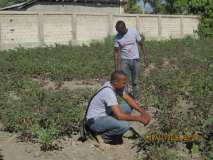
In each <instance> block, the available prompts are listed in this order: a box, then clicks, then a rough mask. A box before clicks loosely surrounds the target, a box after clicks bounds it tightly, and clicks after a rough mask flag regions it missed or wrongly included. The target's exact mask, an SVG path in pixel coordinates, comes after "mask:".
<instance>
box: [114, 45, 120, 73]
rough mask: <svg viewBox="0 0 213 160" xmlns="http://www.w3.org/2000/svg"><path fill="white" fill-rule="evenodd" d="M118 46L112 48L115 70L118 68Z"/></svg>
mask: <svg viewBox="0 0 213 160" xmlns="http://www.w3.org/2000/svg"><path fill="white" fill-rule="evenodd" d="M119 52H120V50H119V48H114V63H115V70H119V69H120V56H119Z"/></svg>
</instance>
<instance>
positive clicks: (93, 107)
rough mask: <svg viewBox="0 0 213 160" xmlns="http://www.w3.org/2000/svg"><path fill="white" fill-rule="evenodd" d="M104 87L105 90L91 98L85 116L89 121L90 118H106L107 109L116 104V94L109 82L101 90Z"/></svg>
mask: <svg viewBox="0 0 213 160" xmlns="http://www.w3.org/2000/svg"><path fill="white" fill-rule="evenodd" d="M106 86H107V88H104V89H103V90H101V91H100V92H99V93H98V94H97V95H96V96H95V97H93V99H92V101H91V103H90V105H89V109H88V112H87V115H86V118H87V119H90V118H94V119H97V118H98V117H102V116H106V115H107V113H106V109H107V107H111V106H113V105H117V104H118V100H117V96H116V95H117V93H116V91H115V90H114V89H113V87H112V85H111V84H110V82H106V83H105V84H104V85H103V86H102V87H101V88H103V87H106ZM123 93H124V91H123ZM123 93H122V94H123Z"/></svg>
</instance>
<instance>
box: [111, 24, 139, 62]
mask: <svg viewBox="0 0 213 160" xmlns="http://www.w3.org/2000/svg"><path fill="white" fill-rule="evenodd" d="M141 40H142V38H141V36H140V34H139V33H138V31H137V30H136V29H134V28H128V31H127V33H126V34H125V35H123V36H122V35H120V34H117V35H116V36H115V41H114V47H115V48H119V49H120V54H121V58H123V59H138V58H139V50H138V44H137V43H138V42H140V41H141Z"/></svg>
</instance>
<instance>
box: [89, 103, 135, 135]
mask: <svg viewBox="0 0 213 160" xmlns="http://www.w3.org/2000/svg"><path fill="white" fill-rule="evenodd" d="M120 107H121V110H122V111H123V112H124V113H126V114H131V112H132V109H131V108H130V107H129V105H128V104H127V103H126V102H123V103H122V104H120ZM129 128H130V126H129V123H128V122H127V121H123V120H118V119H116V118H114V117H113V115H112V114H111V115H107V116H103V117H99V118H97V119H95V120H94V122H93V123H92V124H91V125H90V129H91V130H93V131H95V132H96V133H101V134H102V135H104V136H105V137H108V138H109V139H110V137H113V136H122V135H123V134H124V133H125V132H126V131H127V130H128V129H129Z"/></svg>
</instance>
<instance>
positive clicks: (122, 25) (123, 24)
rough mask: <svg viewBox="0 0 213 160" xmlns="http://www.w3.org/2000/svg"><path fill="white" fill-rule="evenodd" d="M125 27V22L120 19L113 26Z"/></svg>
mask: <svg viewBox="0 0 213 160" xmlns="http://www.w3.org/2000/svg"><path fill="white" fill-rule="evenodd" d="M123 27H125V28H126V24H125V22H124V21H122V20H120V21H117V23H116V25H115V28H123Z"/></svg>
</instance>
